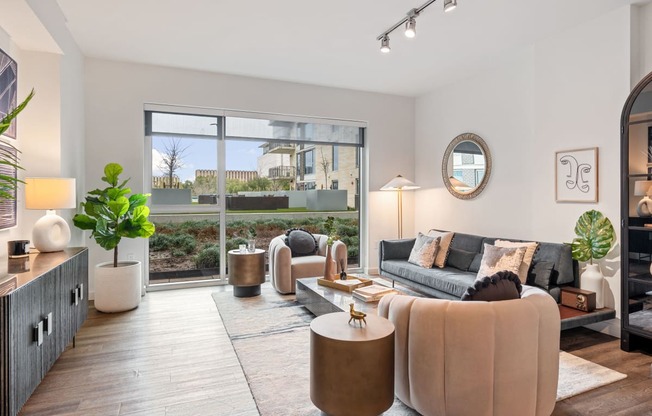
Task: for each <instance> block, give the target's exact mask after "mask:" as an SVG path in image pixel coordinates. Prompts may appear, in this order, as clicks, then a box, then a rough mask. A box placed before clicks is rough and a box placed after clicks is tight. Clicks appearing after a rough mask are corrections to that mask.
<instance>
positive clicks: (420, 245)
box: [408, 233, 440, 269]
mask: <svg viewBox="0 0 652 416" xmlns="http://www.w3.org/2000/svg"><path fill="white" fill-rule="evenodd" d="M439 241H440V238H439V237H437V238H434V237H428V236H427V235H425V234H423V233H419V235H418V236H417V239H416V240H415V242H414V247H412V251H411V252H410V258H409V259H408V262H409V263H413V264H416V265H418V266H421V267H425V268H426V269H430V268H431V267H432V264H433V263H434V262H435V256H437V251H438V249H439Z"/></svg>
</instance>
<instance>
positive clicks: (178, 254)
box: [172, 248, 188, 257]
mask: <svg viewBox="0 0 652 416" xmlns="http://www.w3.org/2000/svg"><path fill="white" fill-rule="evenodd" d="M186 254H188V253H186V252H185V251H183V250H179V249H176V248H175V249H174V250H172V257H183V256H185V255H186Z"/></svg>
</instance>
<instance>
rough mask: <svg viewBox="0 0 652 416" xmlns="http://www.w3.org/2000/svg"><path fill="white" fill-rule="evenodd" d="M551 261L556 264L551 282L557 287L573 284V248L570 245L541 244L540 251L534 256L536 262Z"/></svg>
mask: <svg viewBox="0 0 652 416" xmlns="http://www.w3.org/2000/svg"><path fill="white" fill-rule="evenodd" d="M539 261H549V262H552V263H554V265H555V266H554V268H553V272H552V278H551V280H550V281H551V282H552V283H553V284H556V285H562V284H566V283H573V281H574V280H575V270H574V268H575V265H574V264H573V256H572V254H571V248H570V245H568V244H554V243H539V249H538V250H537V252H536V253H535V254H534V262H535V263H536V262H539Z"/></svg>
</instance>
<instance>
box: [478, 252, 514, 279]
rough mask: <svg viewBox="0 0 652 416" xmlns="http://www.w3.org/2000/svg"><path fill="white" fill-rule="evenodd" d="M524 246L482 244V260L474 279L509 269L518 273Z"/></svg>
mask: <svg viewBox="0 0 652 416" xmlns="http://www.w3.org/2000/svg"><path fill="white" fill-rule="evenodd" d="M524 255H525V247H512V248H507V247H496V246H492V245H491V244H485V245H484V253H483V254H482V262H481V263H480V270H478V275H477V277H476V279H481V278H483V277H485V276H492V275H493V274H495V273H496V272H501V271H509V272H512V273H514V274H516V275H518V269H519V268H520V267H521V263H522V262H523V256H524Z"/></svg>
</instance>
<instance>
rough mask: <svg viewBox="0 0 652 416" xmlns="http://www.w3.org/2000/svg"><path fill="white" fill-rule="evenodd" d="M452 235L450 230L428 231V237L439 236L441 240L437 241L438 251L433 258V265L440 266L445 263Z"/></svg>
mask: <svg viewBox="0 0 652 416" xmlns="http://www.w3.org/2000/svg"><path fill="white" fill-rule="evenodd" d="M454 236H455V233H452V232H445V231H437V230H430V231H428V237H434V238H437V237H439V238H441V241H440V242H439V252H438V253H437V257H436V258H435V266H437V267H439V268H442V267H444V266H445V265H446V258H447V257H448V251H449V250H450V247H451V241H453V237H454Z"/></svg>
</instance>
